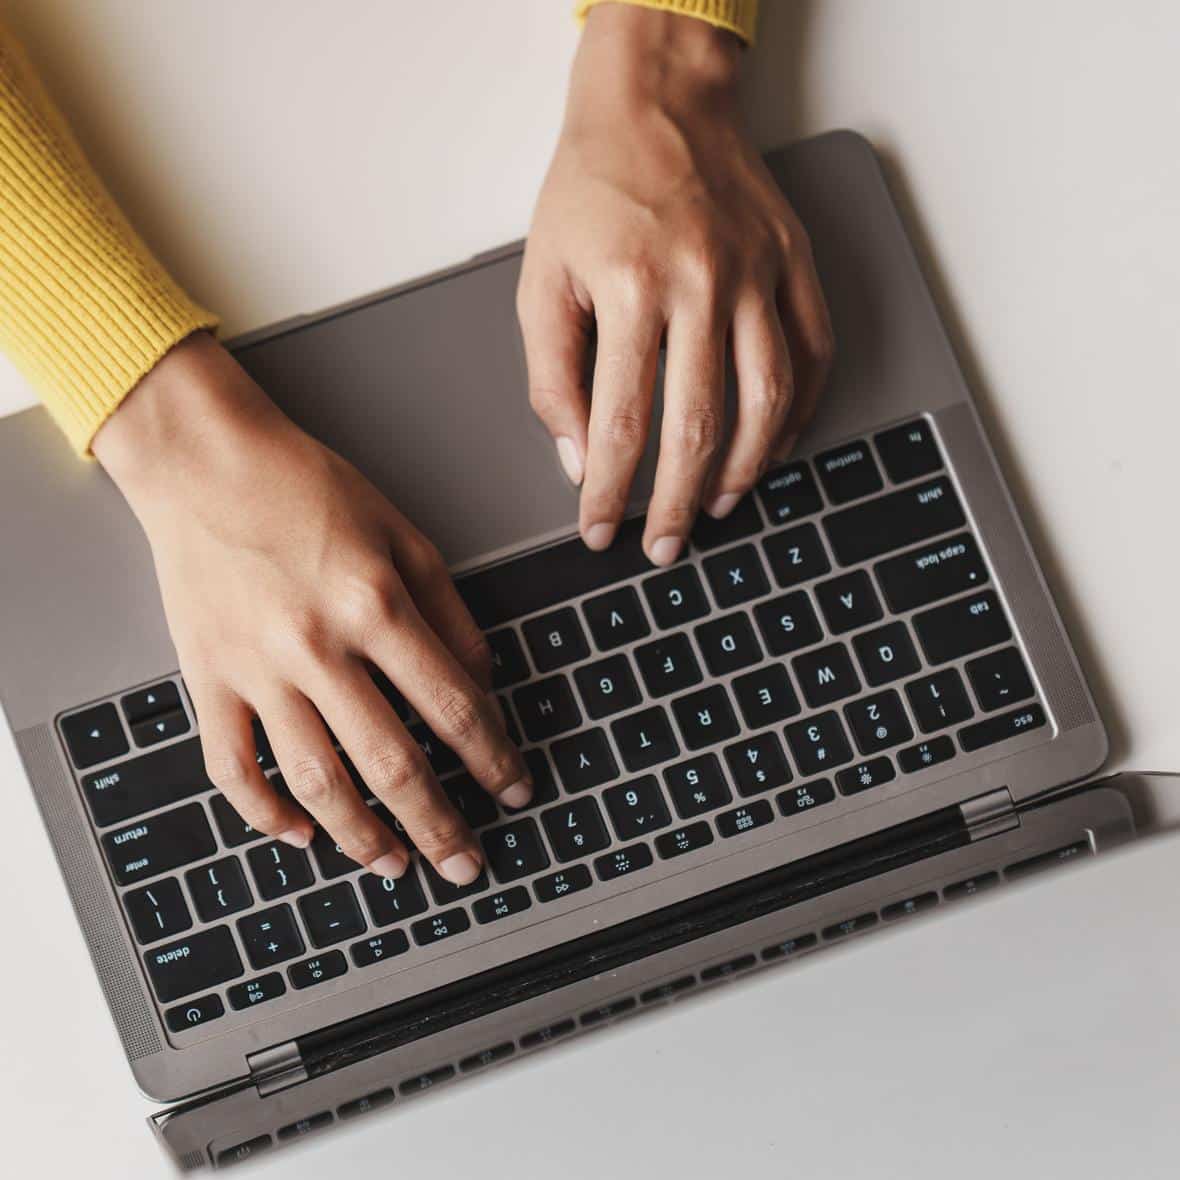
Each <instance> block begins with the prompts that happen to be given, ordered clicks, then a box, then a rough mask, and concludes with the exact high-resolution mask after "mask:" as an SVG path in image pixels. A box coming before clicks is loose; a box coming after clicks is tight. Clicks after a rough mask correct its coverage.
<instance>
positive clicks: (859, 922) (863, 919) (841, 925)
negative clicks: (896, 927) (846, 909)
mask: <svg viewBox="0 0 1180 1180" xmlns="http://www.w3.org/2000/svg"><path fill="white" fill-rule="evenodd" d="M876 924H877V915H876V914H858V915H857V916H856V917H855V918H845V919H844V921H843V922H834V923H833V924H832V925H831V926H825V927H824V938H828V939H832V938H844V937H845V936H846V935H849V934H855V933H856V932H857V931H858V930H868V929H870V928H871V927H873V926H876Z"/></svg>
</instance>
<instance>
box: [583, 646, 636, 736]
mask: <svg viewBox="0 0 1180 1180" xmlns="http://www.w3.org/2000/svg"><path fill="white" fill-rule="evenodd" d="M574 681H575V683H576V684H577V686H578V695H579V696H580V697H581V698H582V704H583V705H584V706H585V707H586V715H587V716H588V717H589V718H590V719H591V720H593V721H600V720H601V719H602V718H603V717H609V716H610V715H611V714H612V713H621V712H623V710H624V709H634V708H635V706H636V705H638V704H639V703H640V702H641V701H642V699H643V698H642V697H641V696H640V695H639V685H638V684H636V683H635V674H634V673H633V672H632V671H631V665H630V663H629V662H628V661H627V657H626V656H624V655H617V656H611V657H610V658H609V659H605V660H599V661H598V662H597V663H594V664H584V665H583V666H582V667H581V668H579V669H578V670H577V671H576V672H575V673H574Z"/></svg>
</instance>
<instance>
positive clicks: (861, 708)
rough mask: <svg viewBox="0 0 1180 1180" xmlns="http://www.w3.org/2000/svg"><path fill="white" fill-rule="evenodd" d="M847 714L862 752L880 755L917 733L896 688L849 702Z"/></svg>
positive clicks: (846, 706)
mask: <svg viewBox="0 0 1180 1180" xmlns="http://www.w3.org/2000/svg"><path fill="white" fill-rule="evenodd" d="M844 716H845V717H847V718H848V725H849V727H850V728H851V730H852V733H853V736H854V737H855V738H856V745H857V748H858V749H859V750H860V752H861V753H862V754H879V753H880V752H881V751H882V750H887V749H889V747H890V746H896V745H899V744H900V743H901V742H908V741H909V740H910V738H912V737H913V736H914V731H913V729H912V728H911V727H910V723H909V720H908V719H907V718H906V715H905V710H904V709H903V708H902V707H901V697H899V696H898V695H897V693H896V692H894V691H893V689H888V690H886V691H885V692H879V693H877V694H876V695H875V696H871V697H865V698H864V699H863V700H859V701H853V702H852V704H850V705H845V706H844Z"/></svg>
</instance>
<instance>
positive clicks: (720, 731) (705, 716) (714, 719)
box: [672, 684, 741, 750]
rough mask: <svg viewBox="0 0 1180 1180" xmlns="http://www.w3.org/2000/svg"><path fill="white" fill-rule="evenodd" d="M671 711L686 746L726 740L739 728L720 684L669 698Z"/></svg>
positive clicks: (710, 744) (734, 735)
mask: <svg viewBox="0 0 1180 1180" xmlns="http://www.w3.org/2000/svg"><path fill="white" fill-rule="evenodd" d="M672 712H673V713H675V714H676V724H677V725H679V726H680V734H681V736H682V737H683V738H684V744H685V745H686V746H687V747H688V748H689V749H690V750H700V749H702V748H703V747H704V746H712V745H716V743H718V742H724V741H728V739H729V738H732V737H737V735H738V731H739V729H740V728H741V727H740V726H739V725H738V721H737V718H736V717H735V716H734V712H733V706H732V705H731V704H730V703H729V697H727V696H726V695H725V689H724V688H723V687H722V686H721V685H720V684H714V685H712V686H711V687H709V688H702V689H701V690H700V692H693V693H689V695H688V696H686V697H679V698H677V699H676V700H674V701H673V702H672Z"/></svg>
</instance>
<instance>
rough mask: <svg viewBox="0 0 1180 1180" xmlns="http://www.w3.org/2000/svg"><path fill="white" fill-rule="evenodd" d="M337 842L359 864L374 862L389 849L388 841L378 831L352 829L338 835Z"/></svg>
mask: <svg viewBox="0 0 1180 1180" xmlns="http://www.w3.org/2000/svg"><path fill="white" fill-rule="evenodd" d="M333 834H334V835H335V833H333ZM336 843H337V844H338V845H339V846H340V851H341V852H343V853H344V855H345V856H347V857H348V858H349V860H354V861H356V863H357V864H358V865H367V864H372V862H373V861H375V860H376V859H377V858H378V857H379V856H380V855H381V854H382V853H383V852H386V851H388V848H387V843H388V842H387V841H386V840H383V839H382V838H381V837H380V836H379V835H378V834H377V833H376V832H368V831H355V830H350V831H347V832H343V833H341V834H340V835H338V836H336Z"/></svg>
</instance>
